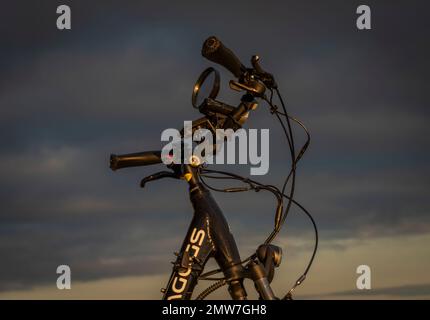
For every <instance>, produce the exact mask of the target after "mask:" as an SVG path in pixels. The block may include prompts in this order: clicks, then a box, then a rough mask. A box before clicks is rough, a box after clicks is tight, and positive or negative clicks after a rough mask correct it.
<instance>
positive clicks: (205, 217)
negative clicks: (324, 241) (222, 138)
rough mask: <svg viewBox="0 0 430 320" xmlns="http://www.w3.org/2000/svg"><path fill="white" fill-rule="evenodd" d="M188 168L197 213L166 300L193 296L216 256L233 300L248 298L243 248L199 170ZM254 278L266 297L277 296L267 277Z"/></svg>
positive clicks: (176, 263)
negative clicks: (209, 263) (242, 261)
mask: <svg viewBox="0 0 430 320" xmlns="http://www.w3.org/2000/svg"><path fill="white" fill-rule="evenodd" d="M188 170H189V172H190V173H191V174H192V176H191V178H190V179H189V181H188V183H189V194H190V200H191V202H192V205H193V208H194V216H193V219H192V221H191V224H190V226H189V228H188V232H187V235H186V237H185V239H184V242H183V244H182V247H181V250H180V252H179V254H178V257H177V259H176V261H175V263H174V267H173V271H172V274H171V276H170V279H169V282H168V284H167V288H166V289H165V290H164V295H163V299H164V300H188V299H191V295H192V293H193V290H194V288H195V286H196V284H197V282H198V278H199V276H200V274H201V273H202V272H203V269H204V267H205V264H206V262H207V261H208V260H209V258H211V257H214V258H215V260H216V262H217V263H218V265H219V266H220V268H221V270H222V272H223V273H224V276H225V277H226V279H227V282H228V285H229V293H230V295H231V297H232V299H234V300H244V299H246V297H247V293H246V291H245V288H244V286H243V279H244V278H245V277H246V271H245V268H244V267H243V266H242V264H241V260H240V255H239V250H238V248H237V246H236V242H235V240H234V237H233V235H232V233H231V232H230V230H229V226H228V223H227V221H226V219H225V217H224V215H223V213H222V211H221V209H220V208H219V207H218V205H217V203H216V202H215V200H214V199H213V197H212V195H211V194H210V192H209V190H207V189H206V188H205V187H204V186H203V185H202V184H201V182H200V181H199V180H198V177H197V175H198V173H197V171H196V170H195V169H194V168H191V167H190V166H188ZM252 278H253V279H254V281H256V287H257V289H258V288H261V290H259V292H260V295H261V296H262V297H265V298H267V299H275V297H274V295H273V292H272V291H271V289H270V286H269V285H268V282H267V279H266V278H265V276H264V277H254V276H253V277H252ZM262 278H264V279H265V280H266V281H265V284H266V285H265V286H261V285H258V284H259V283H261V282H262V280H263V282H264V279H262ZM257 282H259V283H257Z"/></svg>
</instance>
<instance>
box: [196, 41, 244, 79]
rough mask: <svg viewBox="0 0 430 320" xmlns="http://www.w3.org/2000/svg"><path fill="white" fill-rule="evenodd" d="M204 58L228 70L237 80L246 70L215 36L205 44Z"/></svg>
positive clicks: (203, 48)
mask: <svg viewBox="0 0 430 320" xmlns="http://www.w3.org/2000/svg"><path fill="white" fill-rule="evenodd" d="M202 56H203V57H205V58H206V59H209V60H210V61H212V62H215V63H218V64H220V65H222V66H224V67H225V68H227V69H228V70H229V71H230V72H231V73H233V74H234V76H235V77H236V78H239V77H240V76H241V75H242V73H243V72H244V71H245V70H246V68H245V66H244V65H243V64H242V63H241V62H240V60H239V59H238V58H237V57H236V55H235V54H234V53H233V52H232V51H231V50H230V49H229V48H227V47H225V46H224V45H223V44H222V42H221V41H220V40H219V39H218V38H217V37H215V36H212V37H209V38H207V39H206V41H205V42H204V43H203V47H202Z"/></svg>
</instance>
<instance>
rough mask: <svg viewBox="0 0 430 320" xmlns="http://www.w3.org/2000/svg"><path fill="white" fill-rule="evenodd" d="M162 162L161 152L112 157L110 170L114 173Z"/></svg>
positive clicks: (113, 155)
mask: <svg viewBox="0 0 430 320" xmlns="http://www.w3.org/2000/svg"><path fill="white" fill-rule="evenodd" d="M161 162H162V161H161V151H145V152H137V153H128V154H120V155H116V154H111V155H110V168H111V169H112V170H113V171H115V170H117V169H121V168H127V167H138V166H148V165H151V164H157V163H161Z"/></svg>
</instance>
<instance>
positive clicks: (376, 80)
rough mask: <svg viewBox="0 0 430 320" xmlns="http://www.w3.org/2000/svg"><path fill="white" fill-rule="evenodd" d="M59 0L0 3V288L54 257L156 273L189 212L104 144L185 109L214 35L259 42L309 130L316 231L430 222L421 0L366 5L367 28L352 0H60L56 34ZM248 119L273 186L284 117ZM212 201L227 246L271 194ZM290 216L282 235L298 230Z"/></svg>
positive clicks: (239, 44)
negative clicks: (263, 142) (260, 132)
mask: <svg viewBox="0 0 430 320" xmlns="http://www.w3.org/2000/svg"><path fill="white" fill-rule="evenodd" d="M58 4H60V2H58V1H44V2H43V4H40V3H37V4H36V3H33V2H29V1H8V3H7V4H5V5H4V6H2V10H1V13H0V14H1V16H0V21H1V26H2V28H0V37H1V39H2V42H1V44H0V45H1V50H0V69H1V73H0V159H1V163H2V166H1V168H0V200H1V203H2V208H1V211H0V239H1V241H0V243H1V245H0V255H1V256H2V264H1V266H0V290H6V289H13V288H26V287H29V286H31V285H36V284H39V283H46V282H49V281H52V278H53V276H55V268H56V266H57V265H59V264H64V263H69V264H70V265H71V266H72V267H73V270H74V274H75V275H76V278H77V279H81V280H90V279H98V278H103V277H111V276H119V275H130V274H133V275H135V274H149V273H154V272H160V270H161V268H164V269H163V270H162V271H163V272H168V270H169V265H168V264H165V263H164V264H163V263H162V262H165V261H167V260H168V259H169V258H170V256H171V255H170V253H169V252H170V251H173V250H175V249H177V248H179V246H180V241H181V235H182V234H184V232H185V230H186V228H187V224H188V220H189V219H190V218H191V207H190V204H189V203H188V202H187V193H186V189H185V186H184V185H183V184H181V182H179V181H175V182H170V181H169V182H159V183H154V184H153V185H150V186H149V187H148V188H147V189H145V190H140V189H139V188H138V182H139V179H140V178H142V177H143V176H144V175H146V174H148V173H151V172H152V168H151V169H149V168H148V169H147V168H144V169H130V170H128V171H124V172H117V173H112V172H110V171H109V169H108V164H107V158H108V155H109V153H111V152H118V153H121V152H129V151H138V150H144V149H158V148H160V146H161V144H160V142H159V137H160V133H161V131H162V130H163V129H165V128H167V127H180V126H181V125H182V120H188V119H193V118H195V117H197V114H196V113H195V111H194V110H192V108H191V106H190V94H191V88H192V85H193V82H194V80H195V79H196V78H197V76H198V74H199V73H200V71H201V70H203V68H204V67H206V66H208V65H210V63H209V62H207V61H205V60H204V59H203V58H202V57H201V56H200V47H201V43H202V42H203V40H204V39H205V38H206V37H207V36H208V35H211V34H216V35H218V36H219V37H220V38H221V39H223V41H225V43H226V44H227V45H228V46H229V47H231V48H232V49H234V51H235V52H236V53H237V54H238V56H240V58H241V59H242V60H243V61H244V62H245V63H247V62H248V60H249V57H250V56H251V55H252V54H255V53H258V54H260V55H261V56H262V59H263V60H262V63H263V65H264V67H265V68H267V69H268V70H270V71H273V72H274V73H275V75H277V78H278V82H279V83H280V85H281V87H282V90H283V91H284V92H285V95H286V98H287V100H288V104H289V108H290V111H291V112H293V113H294V114H295V115H297V116H298V117H299V118H302V119H303V120H304V122H305V123H306V125H307V126H308V127H309V129H310V131H311V133H312V135H313V140H312V145H311V148H310V151H309V153H308V154H307V155H306V156H305V158H304V159H303V162H302V164H300V173H299V182H298V187H297V188H298V193H297V199H298V200H300V201H302V203H303V204H304V205H305V206H306V207H308V208H309V209H311V211H312V212H314V213H315V216H316V219H317V221H318V222H319V225H320V227H321V234H322V237H325V238H330V237H334V238H343V237H357V238H360V237H364V236H372V237H377V236H380V235H387V234H399V236H400V235H404V234H411V233H412V234H413V233H427V232H428V231H429V226H430V221H429V218H428V216H429V215H428V212H429V209H430V208H429V205H428V201H427V198H428V190H429V182H428V181H430V180H429V179H428V177H429V171H428V168H427V163H428V159H429V153H428V150H426V148H425V146H426V145H428V142H429V138H428V137H429V136H430V132H429V129H428V125H427V119H428V111H427V106H428V105H429V102H430V101H429V98H428V92H427V91H428V85H429V80H428V77H427V72H426V71H427V70H428V69H429V60H428V56H429V47H430V46H429V44H428V19H427V17H426V16H425V14H424V13H425V12H427V10H428V8H427V5H426V4H425V3H424V2H396V3H392V2H384V1H378V2H371V3H370V5H371V7H372V17H373V29H372V31H369V32H358V31H357V30H356V28H355V17H356V14H355V8H356V7H357V5H358V4H359V3H358V2H355V1H328V2H324V3H322V2H310V1H304V2H298V1H297V2H292V1H287V2H285V1H283V2H273V3H271V4H270V5H269V4H263V3H262V2H257V1H255V2H249V1H248V2H246V3H244V2H234V3H232V2H216V3H215V2H214V3H205V4H203V3H201V2H193V3H189V4H187V5H184V4H182V3H171V2H163V1H162V2H157V3H154V2H142V1H141V2H131V1H130V2H124V1H123V2H122V3H121V5H119V3H118V2H117V1H91V3H88V2H85V1H66V2H65V1H61V4H70V5H71V7H72V19H73V22H72V31H70V32H69V31H68V32H60V31H58V30H56V28H55V19H56V14H55V8H56V6H57V5H58ZM399 21H401V22H402V25H401V26H400V25H399ZM219 69H220V71H221V73H222V79H223V81H224V88H225V89H226V88H227V86H226V83H227V80H228V79H230V77H231V76H230V75H229V74H228V73H227V72H226V71H224V70H222V68H219ZM221 96H222V98H225V99H226V100H227V101H229V102H231V103H237V101H238V95H237V94H233V93H229V92H225V91H223V92H222V93H221ZM250 125H251V126H252V127H256V128H261V127H270V129H271V130H272V131H271V167H270V174H269V175H268V176H266V177H261V179H262V180H263V181H266V182H268V183H273V182H277V183H281V175H280V174H279V172H281V170H283V169H285V167H286V164H285V161H284V159H285V157H286V156H287V152H286V150H285V144H284V143H283V142H282V141H281V140H280V139H278V138H276V137H280V136H281V130H280V129H279V128H278V127H276V122H275V121H274V120H273V119H272V118H271V116H270V115H269V114H268V113H267V112H265V110H264V108H263V106H261V108H260V110H258V111H256V112H255V114H253V115H252V116H251V121H250ZM423 146H424V147H423ZM229 169H231V168H229ZM234 170H238V171H241V172H243V173H245V174H246V173H248V172H249V171H248V170H249V169H248V168H243V167H241V168H234ZM166 193H167V195H166ZM166 196H168V198H169V201H166ZM216 197H217V199H218V200H219V201H220V203H222V207H223V209H225V212H226V214H227V215H228V218H229V220H230V221H231V225H232V228H233V230H235V231H237V233H238V236H239V237H240V239H239V240H238V242H239V244H241V245H242V244H243V245H246V246H248V242H249V241H251V240H252V241H254V239H255V237H256V236H257V237H261V239H263V238H264V237H265V236H266V234H267V233H268V232H269V231H270V228H271V227H272V223H273V222H272V220H273V219H272V217H271V214H272V211H273V209H274V203H273V200H272V197H271V196H270V195H264V194H263V195H260V196H259V198H257V197H254V196H251V197H250V196H249V195H235V196H234V197H233V196H231V195H216ZM244 204H246V207H245V205H244ZM289 219H290V221H289V223H290V224H291V226H290V228H289V229H290V230H291V232H292V233H291V234H292V235H300V234H303V230H308V229H307V228H308V227H309V226H308V225H307V224H305V222H303V221H304V220H302V219H303V218H300V216H296V215H293V216H292V217H291V218H289ZM244 221H246V223H244ZM305 228H306V229H305ZM294 230H297V231H294ZM166 259H167V260H166Z"/></svg>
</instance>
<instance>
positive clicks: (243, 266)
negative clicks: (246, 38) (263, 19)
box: [110, 36, 318, 300]
mask: <svg viewBox="0 0 430 320" xmlns="http://www.w3.org/2000/svg"><path fill="white" fill-rule="evenodd" d="M202 55H203V56H204V57H205V58H207V59H209V60H210V61H212V62H215V63H217V64H220V65H222V66H224V67H225V68H226V69H228V70H229V71H230V72H231V73H232V74H233V75H234V76H235V80H230V88H231V89H233V90H237V91H244V92H245V93H244V95H243V96H242V98H241V102H240V104H239V105H238V106H237V107H234V106H231V105H228V104H226V103H223V102H221V101H218V100H216V97H217V95H218V92H219V89H220V85H219V82H220V77H219V73H218V71H217V70H216V69H214V68H212V67H210V68H208V69H206V70H205V71H204V72H203V73H202V74H201V76H200V77H199V79H198V81H197V82H196V84H195V86H194V90H193V95H192V105H193V107H194V108H196V109H198V110H199V111H200V113H202V114H203V117H202V118H200V119H197V120H195V121H193V122H192V129H193V130H196V129H198V128H205V129H208V130H211V132H214V131H215V130H216V129H218V128H223V129H232V130H237V129H239V128H241V127H242V126H243V124H244V123H245V122H246V120H247V119H248V115H249V113H250V112H251V111H252V110H254V109H255V108H256V107H257V105H258V102H257V99H261V100H264V101H266V102H267V103H268V105H269V107H270V112H271V113H272V114H274V115H275V116H276V117H277V119H278V120H279V122H280V124H281V125H282V128H283V131H284V133H285V135H286V138H287V142H288V145H289V150H290V154H291V169H290V171H289V174H288V176H287V178H286V179H285V182H284V184H283V186H282V188H281V189H280V188H277V187H275V186H273V185H264V184H261V183H259V182H257V181H255V180H252V179H250V178H245V177H242V176H239V175H236V174H233V173H229V172H224V171H218V170H212V169H208V168H207V166H206V165H205V164H204V163H203V162H202V161H200V160H201V159H196V158H194V159H192V160H191V162H190V163H189V164H184V163H171V164H169V165H168V166H167V167H168V168H169V169H170V170H171V171H161V172H157V173H155V174H152V175H150V176H148V177H146V178H144V179H142V181H141V187H144V186H145V185H146V184H147V183H148V182H150V181H154V180H159V179H162V178H176V179H180V178H181V179H184V180H185V181H186V182H187V183H188V186H189V196H190V200H191V203H192V205H193V208H194V215H193V219H192V221H191V224H190V226H189V229H188V232H187V234H186V237H185V239H184V241H183V244H182V247H181V250H180V252H179V253H176V256H177V258H176V261H175V262H174V265H173V271H172V274H171V276H170V278H169V281H168V283H167V287H166V288H165V289H162V292H163V299H164V300H188V299H191V297H192V294H193V291H194V288H195V286H196V284H197V282H198V281H199V280H213V281H216V282H215V283H214V284H213V285H211V286H210V287H208V288H207V289H206V290H204V291H203V292H201V293H200V294H199V295H198V297H197V299H204V298H205V297H206V296H208V295H209V294H210V293H212V292H213V291H215V290H217V289H218V288H220V287H222V286H224V285H228V291H229V293H230V296H231V298H232V299H234V300H244V299H247V293H246V290H245V287H244V284H243V281H244V279H246V278H248V279H251V280H252V281H253V282H254V284H255V288H256V290H257V292H258V294H259V297H260V299H263V300H275V299H278V298H277V297H276V296H275V294H274V292H273V290H272V288H271V286H270V283H271V282H272V280H273V276H274V272H275V271H274V270H275V268H276V267H279V265H280V263H281V259H282V249H281V248H280V247H278V246H275V245H273V244H271V242H272V241H273V239H274V238H275V237H276V235H277V234H278V232H279V231H280V229H281V226H282V224H283V223H284V221H285V218H286V217H287V214H288V212H289V210H290V207H291V206H292V204H294V205H296V206H298V207H299V208H300V209H302V210H303V212H304V213H305V214H306V215H307V216H308V217H309V218H310V220H311V222H312V225H313V227H314V231H315V246H314V250H313V252H312V256H311V258H310V260H309V263H308V265H307V268H306V269H305V272H304V273H303V274H302V275H301V276H300V277H299V278H298V280H297V281H296V282H295V283H294V285H293V287H292V288H291V289H290V290H289V291H288V293H287V294H286V295H285V296H284V297H283V299H292V292H293V290H294V289H295V288H296V287H297V286H298V285H300V284H301V283H302V282H303V281H304V280H305V278H306V275H307V273H308V271H309V269H310V267H311V265H312V263H313V260H314V258H315V254H316V251H317V248H318V230H317V227H316V224H315V221H314V219H313V218H312V216H311V215H310V214H309V212H307V211H306V209H305V208H304V207H303V206H301V205H300V204H299V203H298V202H297V201H295V200H294V199H293V196H294V185H295V176H296V166H297V163H298V161H299V160H300V159H301V158H302V156H303V154H304V153H305V151H306V149H307V147H308V146H309V143H310V135H309V132H308V131H307V129H306V127H305V126H304V125H303V124H302V123H301V122H300V121H299V120H297V119H295V118H293V117H291V116H289V115H288V113H287V110H286V107H285V104H284V101H283V99H282V96H281V94H280V92H279V90H278V86H277V84H276V82H275V79H274V77H273V75H272V74H270V73H268V72H266V71H264V70H263V69H262V67H261V66H260V64H259V57H258V56H253V57H252V58H251V64H252V68H246V67H245V66H244V65H243V64H242V63H241V62H240V60H239V59H238V58H237V57H236V55H234V54H233V52H232V51H231V50H230V49H228V48H227V47H225V46H224V45H223V44H222V43H221V41H220V40H218V39H217V38H216V37H214V36H212V37H209V38H208V39H207V40H206V41H205V42H204V44H203V47H202ZM210 76H212V78H213V83H212V86H211V87H210V90H209V91H210V93H209V94H208V96H207V97H205V98H204V99H203V101H202V102H199V101H198V100H199V94H200V95H201V91H202V86H203V84H204V83H207V79H208V78H209V77H210ZM267 91H269V92H270V95H269V96H267V95H266V92H267ZM274 93H276V94H277V96H278V98H279V100H280V102H281V105H282V111H279V109H278V107H277V106H276V105H275V104H274V103H273V96H274ZM200 98H201V97H200ZM200 100H201V99H200ZM291 121H292V122H294V123H297V124H298V125H300V126H301V127H302V128H303V129H304V130H305V132H306V134H307V141H306V143H305V144H304V145H303V146H302V147H301V149H300V151H299V152H298V153H297V155H296V151H295V144H294V136H293V129H292V126H291ZM284 122H285V123H284ZM182 133H183V132H182ZM162 160H163V159H162V153H161V151H148V152H139V153H131V154H123V155H114V154H112V155H111V156H110V168H111V169H112V170H117V169H120V168H125V167H133V166H147V165H153V164H159V163H162V162H163V161H162ZM206 179H231V180H239V181H241V182H243V183H244V184H245V185H246V186H244V187H232V188H226V189H219V188H214V187H213V186H210V185H209V184H208V183H207V181H206ZM289 181H291V183H290V188H289V190H290V191H289V192H288V194H287V193H286V189H287V186H288V183H289ZM210 190H213V191H219V192H242V191H250V190H253V191H261V190H265V191H268V192H271V193H272V194H273V195H274V196H275V197H276V199H277V209H276V214H275V226H274V229H273V231H272V233H271V234H270V235H269V237H268V238H267V239H266V240H265V241H264V243H263V244H261V245H260V246H259V247H258V248H257V250H256V251H255V253H254V254H252V255H251V256H250V257H248V258H246V259H244V260H241V258H240V254H239V250H238V248H237V245H236V242H235V240H234V237H233V235H232V234H231V232H230V231H229V227H228V224H227V221H226V219H225V217H224V215H223V213H222V211H221V209H220V208H219V206H218V205H217V203H216V202H215V200H214V199H213V197H212V196H211V193H210ZM284 198H286V199H288V204H287V206H286V208H285V209H284ZM212 257H213V258H215V260H216V262H217V264H218V265H219V268H218V269H216V270H213V271H209V272H206V273H203V271H204V268H205V264H206V262H207V261H208V260H209V258H212ZM217 273H222V274H223V275H224V276H223V277H218V278H216V277H213V276H214V275H215V274H217Z"/></svg>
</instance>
